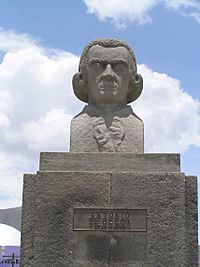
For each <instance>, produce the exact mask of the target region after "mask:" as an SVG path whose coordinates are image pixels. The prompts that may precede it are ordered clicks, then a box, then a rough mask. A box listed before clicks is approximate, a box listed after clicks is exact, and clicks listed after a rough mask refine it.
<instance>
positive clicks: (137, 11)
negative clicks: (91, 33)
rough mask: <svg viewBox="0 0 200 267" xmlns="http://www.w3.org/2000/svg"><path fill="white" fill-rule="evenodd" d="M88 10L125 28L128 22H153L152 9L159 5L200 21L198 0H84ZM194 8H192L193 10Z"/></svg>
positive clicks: (101, 18) (118, 26)
mask: <svg viewBox="0 0 200 267" xmlns="http://www.w3.org/2000/svg"><path fill="white" fill-rule="evenodd" d="M83 1H84V3H85V5H86V6H87V12H88V13H90V14H95V15H96V16H97V17H98V18H99V19H100V20H111V21H112V22H113V23H114V24H115V26H116V27H117V28H125V27H126V26H127V22H128V21H130V22H135V23H137V24H146V23H151V22H152V18H151V14H150V11H151V9H152V8H153V7H155V6H157V5H163V6H164V7H165V8H167V9H171V10H174V11H180V12H181V13H182V14H184V15H188V16H190V17H193V18H194V19H195V20H196V21H197V22H198V23H200V19H199V17H200V3H199V1H197V0H142V1H141V0H109V1H108V0H83ZM191 9H192V10H191Z"/></svg>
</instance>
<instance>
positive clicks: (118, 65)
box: [112, 63, 127, 73]
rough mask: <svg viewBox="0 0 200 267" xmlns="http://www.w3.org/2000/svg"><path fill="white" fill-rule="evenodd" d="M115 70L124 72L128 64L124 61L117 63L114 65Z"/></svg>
mask: <svg viewBox="0 0 200 267" xmlns="http://www.w3.org/2000/svg"><path fill="white" fill-rule="evenodd" d="M112 68H113V70H114V72H116V73H122V72H124V71H126V70H127V66H126V65H125V64H123V63H116V64H114V65H113V66H112Z"/></svg>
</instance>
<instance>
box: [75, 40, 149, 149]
mask: <svg viewBox="0 0 200 267" xmlns="http://www.w3.org/2000/svg"><path fill="white" fill-rule="evenodd" d="M142 88H143V80H142V76H141V75H140V74H137V65H136V59H135V55H134V53H133V52H132V50H131V48H130V47H129V46H128V45H127V44H126V43H125V42H122V41H120V40H116V39H98V40H94V41H93V42H91V43H89V44H88V45H87V46H86V47H85V49H84V50H83V53H82V56H81V58H80V63H79V71H78V73H76V74H75V75H74V76H73V89H74V93H75V95H76V96H77V97H78V98H79V99H80V100H82V101H84V102H86V103H87V105H86V106H85V107H84V109H83V110H82V111H81V113H79V114H78V115H77V116H75V117H74V118H73V119H72V122H71V129H70V152H132V153H143V152H144V126H143V122H142V120H141V119H140V118H139V117H138V116H137V115H136V114H135V113H134V112H133V110H132V108H131V106H129V105H127V104H128V103H131V102H132V101H134V100H136V99H137V98H138V97H139V96H140V94H141V92H142Z"/></svg>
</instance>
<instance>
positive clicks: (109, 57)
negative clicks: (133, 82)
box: [87, 45, 130, 106]
mask: <svg viewBox="0 0 200 267" xmlns="http://www.w3.org/2000/svg"><path fill="white" fill-rule="evenodd" d="M129 75H130V72H129V54H128V51H127V50H126V48H124V47H115V48H105V47H101V46H98V45H95V46H93V47H91V48H90V50H89V52H88V71H87V81H88V95H89V103H93V104H96V105H102V106H104V105H111V106H121V105H123V104H127V93H128V87H129Z"/></svg>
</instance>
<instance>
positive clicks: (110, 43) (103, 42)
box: [79, 39, 137, 75]
mask: <svg viewBox="0 0 200 267" xmlns="http://www.w3.org/2000/svg"><path fill="white" fill-rule="evenodd" d="M95 45H99V46H102V47H108V48H113V47H125V48H126V49H127V50H128V52H129V61H130V71H133V72H134V73H136V72H137V64H136V58H135V55H134V53H133V51H132V50H131V48H130V47H129V46H128V44H126V43H125V42H123V41H120V40H117V39H96V40H94V41H92V42H90V43H89V44H88V45H87V46H86V47H85V48H84V50H83V53H82V55H81V58H80V63H79V72H81V73H82V74H83V75H84V74H85V73H86V72H87V65H88V57H87V55H88V51H89V49H90V48H91V47H92V46H95Z"/></svg>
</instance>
